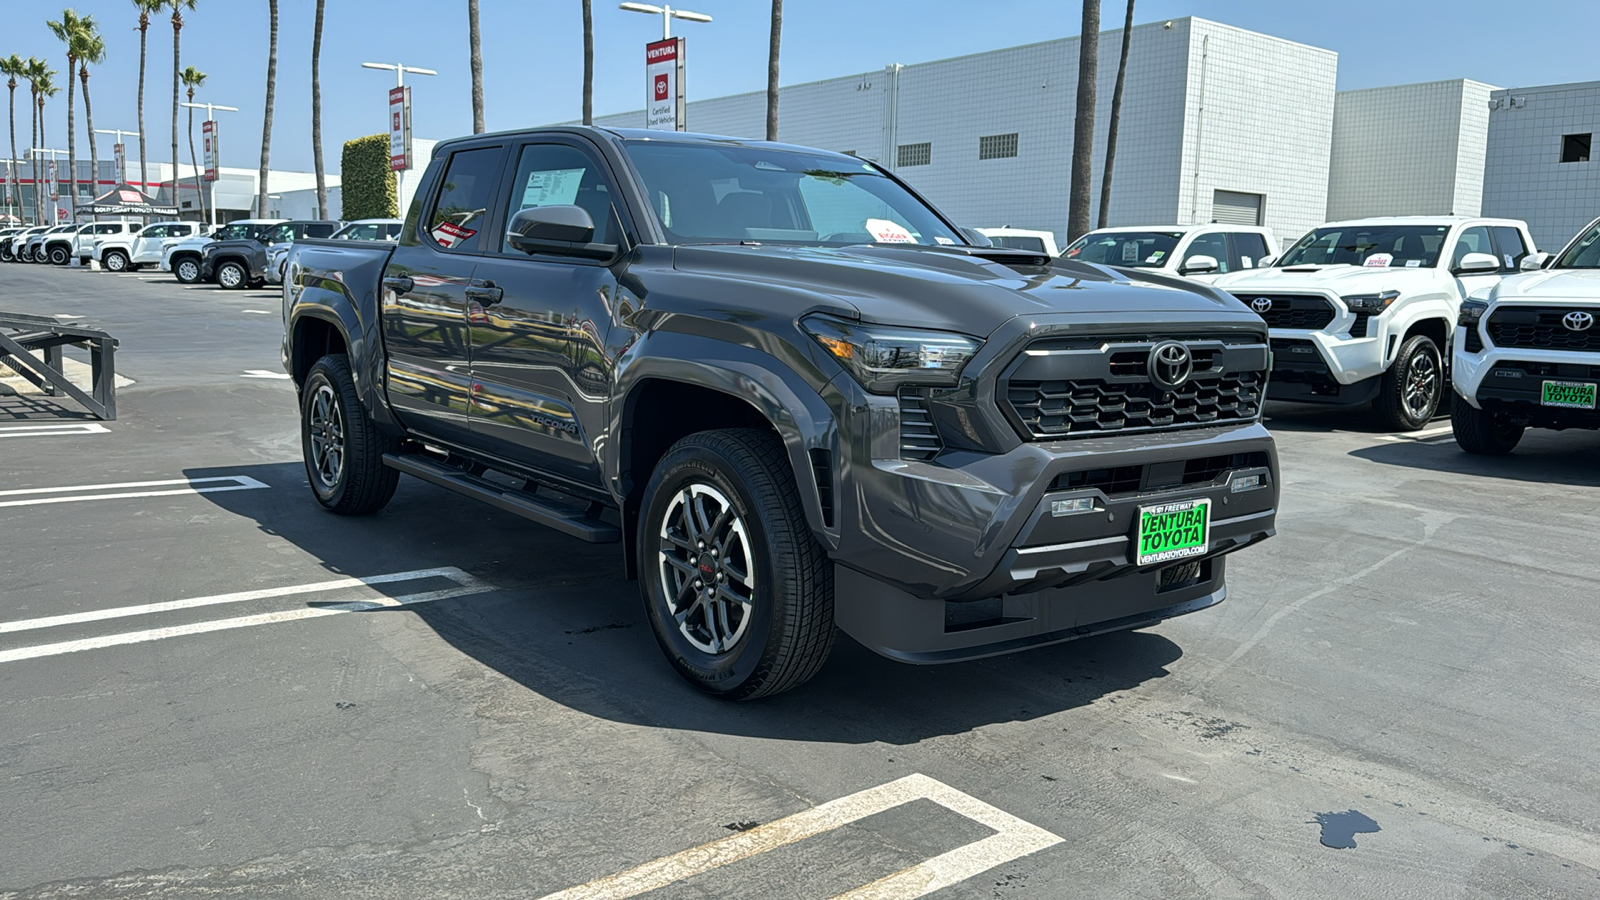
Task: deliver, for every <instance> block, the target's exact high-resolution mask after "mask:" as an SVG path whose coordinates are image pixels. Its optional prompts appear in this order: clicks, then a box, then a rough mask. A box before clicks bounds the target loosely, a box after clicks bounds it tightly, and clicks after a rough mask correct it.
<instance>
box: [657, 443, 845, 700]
mask: <svg viewBox="0 0 1600 900" xmlns="http://www.w3.org/2000/svg"><path fill="white" fill-rule="evenodd" d="M638 540H639V544H638V547H639V566H640V585H641V593H642V594H643V596H644V605H645V615H646V617H647V618H648V619H649V621H650V627H651V629H652V630H653V631H654V632H655V636H656V641H657V642H658V643H659V644H660V645H661V649H662V651H663V652H664V653H665V654H666V656H667V659H668V660H669V661H670V662H671V663H672V666H673V668H675V669H677V670H678V674H680V675H682V676H683V678H684V679H685V680H687V681H688V682H689V683H690V684H692V685H694V686H695V687H697V688H699V689H700V690H702V691H705V692H706V693H708V694H712V695H714V696H717V697H722V698H724V699H728V700H749V699H753V698H755V697H762V696H766V695H769V694H776V693H778V692H780V691H786V690H788V689H790V688H793V687H797V686H798V685H800V684H803V683H804V682H806V681H807V680H809V679H810V678H811V677H812V676H814V675H816V674H817V672H818V671H819V670H820V669H821V668H822V664H823V662H824V661H826V660H827V658H828V651H829V650H830V649H831V648H832V645H833V627H834V626H833V569H832V567H831V564H830V563H829V562H828V558H827V555H826V554H825V553H824V552H823V549H822V547H821V545H819V544H818V543H817V540H816V538H815V537H814V536H813V535H812V534H811V530H810V528H809V527H808V526H807V524H806V520H805V515H804V513H802V512H801V504H800V495H799V491H798V490H797V489H796V485H795V477H794V472H793V469H792V467H791V466H790V465H789V460H788V456H787V454H786V453H785V451H784V447H783V443H782V442H781V441H780V440H778V437H777V435H774V434H771V433H768V432H765V431H758V430H754V429H729V430H723V431H704V432H701V433H699V434H693V435H690V436H689V437H686V438H684V439H682V440H680V441H678V442H677V443H676V444H674V445H673V447H672V449H670V450H668V451H667V455H666V456H665V457H663V458H662V460H661V462H660V464H659V465H657V467H656V469H655V471H654V472H653V473H652V474H651V476H650V482H649V484H648V485H647V486H646V487H645V496H644V512H643V515H642V516H641V518H640V523H639V534H638Z"/></svg>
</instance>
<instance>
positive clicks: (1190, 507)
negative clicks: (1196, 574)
mask: <svg viewBox="0 0 1600 900" xmlns="http://www.w3.org/2000/svg"><path fill="white" fill-rule="evenodd" d="M1210 541H1211V501H1210V500H1208V499H1200V500H1180V501H1178V502H1176V503H1163V504H1162V505H1160V506H1146V507H1143V508H1141V509H1140V510H1139V548H1138V552H1137V553H1135V554H1134V556H1135V558H1134V565H1138V566H1148V565H1151V564H1153V563H1163V562H1169V561H1171V560H1174V559H1185V558H1187V557H1190V556H1200V555H1202V554H1204V553H1205V552H1206V548H1207V547H1208V546H1210Z"/></svg>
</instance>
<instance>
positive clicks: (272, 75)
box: [256, 0, 278, 217]
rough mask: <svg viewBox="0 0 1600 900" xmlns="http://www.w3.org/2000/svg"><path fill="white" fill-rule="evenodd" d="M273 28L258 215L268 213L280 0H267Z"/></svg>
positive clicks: (257, 204) (270, 44)
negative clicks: (268, 179) (268, 170)
mask: <svg viewBox="0 0 1600 900" xmlns="http://www.w3.org/2000/svg"><path fill="white" fill-rule="evenodd" d="M267 11H268V17H269V18H270V19H271V23H272V24H271V30H270V31H269V32H268V38H267V111H266V114H265V115H264V116H262V119H261V173H260V176H259V177H258V178H257V179H256V181H257V184H258V185H259V187H258V189H257V191H256V215H258V216H263V217H265V216H266V214H267V164H268V161H269V160H270V159H271V157H272V101H273V95H274V94H276V93H277V90H278V0H267Z"/></svg>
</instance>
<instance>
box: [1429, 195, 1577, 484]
mask: <svg viewBox="0 0 1600 900" xmlns="http://www.w3.org/2000/svg"><path fill="white" fill-rule="evenodd" d="M1543 256H1544V254H1542V253H1541V254H1534V255H1532V256H1530V257H1529V258H1528V259H1527V260H1526V261H1525V262H1524V263H1523V266H1524V268H1527V269H1533V270H1535V271H1528V272H1524V273H1522V274H1520V275H1512V276H1510V277H1508V278H1506V279H1505V280H1504V281H1501V282H1500V283H1499V284H1498V285H1495V286H1494V287H1491V288H1489V289H1488V290H1485V291H1481V292H1479V293H1477V294H1474V295H1473V296H1472V297H1469V298H1468V299H1467V301H1466V302H1465V303H1462V304H1461V318H1460V327H1459V328H1457V330H1456V348H1455V366H1454V369H1453V370H1452V372H1451V381H1452V383H1453V384H1454V386H1455V390H1456V394H1457V395H1458V399H1457V400H1456V404H1455V407H1454V408H1453V409H1452V410H1451V415H1450V423H1451V425H1452V426H1453V427H1454V431H1455V435H1456V443H1457V444H1460V445H1461V449H1463V450H1465V451H1467V452H1468V453H1477V454H1483V455H1499V454H1503V453H1510V452H1511V450H1512V448H1514V447H1516V445H1517V442H1518V441H1520V440H1522V432H1523V431H1524V430H1525V429H1527V428H1556V429H1560V428H1592V429H1600V411H1597V410H1596V408H1595V394H1596V392H1597V390H1600V387H1597V386H1600V219H1596V220H1594V221H1593V222H1590V223H1589V227H1588V228H1585V229H1584V230H1583V231H1581V232H1579V233H1578V236H1577V237H1575V238H1573V239H1572V241H1571V243H1569V244H1567V246H1566V248H1565V249H1563V250H1562V251H1561V252H1560V253H1559V254H1557V255H1556V257H1555V259H1554V261H1553V262H1549V263H1548V265H1547V267H1545V268H1544V269H1542V270H1540V269H1539V267H1540V264H1541V263H1544V262H1545V260H1544V259H1542V258H1541V257H1543Z"/></svg>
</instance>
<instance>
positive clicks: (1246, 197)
mask: <svg viewBox="0 0 1600 900" xmlns="http://www.w3.org/2000/svg"><path fill="white" fill-rule="evenodd" d="M1264 199H1265V198H1264V197H1262V196H1261V195H1260V194H1241V193H1239V192H1238V191H1214V192H1212V197H1211V221H1213V222H1221V223H1223V224H1226V225H1260V224H1261V207H1262V205H1263V204H1262V201H1263V200H1264Z"/></svg>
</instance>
